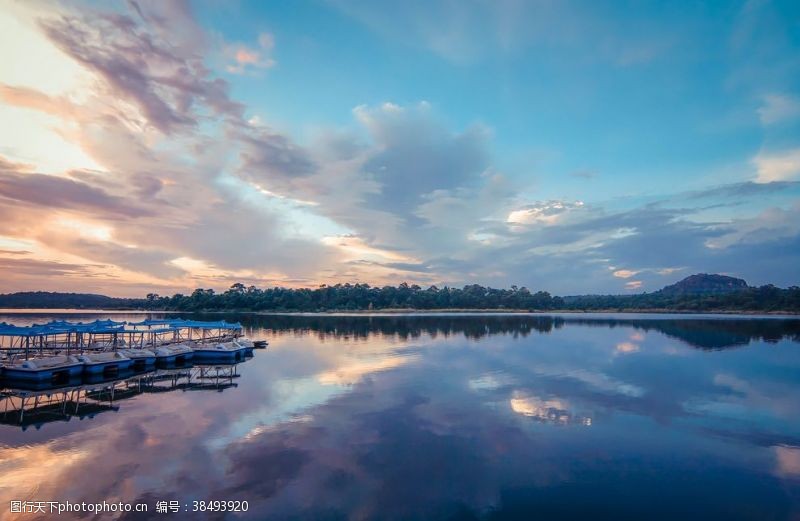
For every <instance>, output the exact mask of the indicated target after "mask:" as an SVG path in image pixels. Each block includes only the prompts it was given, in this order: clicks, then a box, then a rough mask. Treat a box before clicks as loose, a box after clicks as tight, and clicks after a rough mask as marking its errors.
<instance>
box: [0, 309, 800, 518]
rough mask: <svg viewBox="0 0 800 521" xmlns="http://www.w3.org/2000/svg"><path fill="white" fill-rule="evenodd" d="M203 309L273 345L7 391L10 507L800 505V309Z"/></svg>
mask: <svg viewBox="0 0 800 521" xmlns="http://www.w3.org/2000/svg"><path fill="white" fill-rule="evenodd" d="M154 316H163V315H154ZM182 316H187V315H182ZM190 316H191V317H193V318H198V319H204V318H205V319H208V318H209V317H211V318H212V319H214V320H216V319H219V318H225V319H226V320H238V321H241V322H242V324H243V325H244V326H245V331H246V334H247V335H248V336H249V337H250V338H253V339H267V340H268V341H269V343H270V346H269V348H268V349H266V350H256V353H255V356H254V357H253V358H252V359H249V360H247V361H245V362H244V363H241V364H239V365H237V366H236V367H232V368H227V367H226V368H219V369H217V368H213V367H211V368H204V367H199V368H198V367H194V368H185V369H182V370H176V371H174V372H172V373H169V372H163V374H159V375H158V376H153V375H139V376H137V377H133V378H130V379H128V380H127V381H125V382H116V383H113V396H112V392H111V388H110V387H109V386H110V384H108V383H106V384H105V385H106V386H105V387H103V385H95V386H94V387H92V386H86V387H85V388H83V389H82V388H78V389H73V390H71V391H70V393H72V394H69V393H64V394H66V395H67V396H66V397H60V396H57V394H58V393H54V394H53V395H51V396H50V397H47V396H46V395H42V396H39V397H38V398H35V397H34V396H33V395H34V394H36V393H33V394H31V395H30V397H29V398H28V405H29V406H30V401H31V400H34V399H38V400H40V404H41V406H40V408H41V411H39V412H38V413H37V412H36V411H33V412H31V413H30V414H28V416H22V418H20V415H19V413H18V411H17V410H16V409H15V408H17V407H18V406H19V403H18V401H19V400H18V399H17V396H16V394H15V395H14V396H11V397H6V398H5V399H3V400H0V419H2V422H0V500H2V501H0V508H2V510H0V519H17V518H18V519H36V518H37V516H38V517H39V518H42V519H46V518H47V517H41V514H31V513H27V514H12V513H11V512H10V510H9V505H10V502H11V501H19V500H26V501H28V502H36V501H43V502H46V501H62V502H63V501H69V502H73V503H74V502H82V501H85V502H92V503H97V502H102V501H107V502H109V503H111V502H120V501H122V502H126V503H145V504H147V505H148V512H147V513H142V512H139V513H137V512H134V511H131V512H129V513H109V514H105V515H104V516H102V518H103V519H111V518H120V519H150V518H157V519H170V518H175V519H179V518H182V519H197V518H209V519H239V518H242V519H354V520H360V519H443V520H445V519H446V520H456V519H492V520H500V519H614V520H623V519H637V520H639V519H698V520H699V519H702V520H710V519H724V520H736V519H759V520H769V519H776V520H778V519H780V520H784V519H785V520H798V519H800V320H799V319H797V318H778V317H765V318H759V317H733V316H725V317H707V316H689V317H687V316H664V315H649V316H648V315H592V314H575V315H563V316H541V315H490V316H485V315H480V316H474V315H467V316H464V315H405V316H404V315H391V316H379V315H376V316H364V315H357V316H330V315H322V316H320V315H303V316H280V315H273V316H267V315H248V314H240V315H237V314H231V315H206V316H203V315H190ZM65 317H66V318H68V319H74V320H87V319H92V320H93V319H95V318H105V317H112V318H114V319H115V320H141V319H142V318H143V315H142V314H137V315H124V314H114V315H108V314H89V313H82V314H72V315H57V316H56V315H54V314H38V315H32V314H13V315H9V314H4V315H0V321H8V322H13V323H17V324H25V323H31V322H42V321H45V320H49V319H51V318H65ZM48 400H49V402H48ZM59 400H61V401H59ZM50 402H53V403H51V404H50V405H47V404H48V403H50ZM48 407H49V408H48ZM211 500H218V501H219V500H221V501H239V502H241V503H239V505H238V506H239V507H243V505H244V504H245V503H244V502H246V505H247V511H246V512H236V513H232V512H215V513H210V512H208V511H206V512H205V513H204V514H199V513H197V512H193V511H192V510H194V509H196V508H197V507H196V506H195V505H196V504H195V503H194V502H195V501H211ZM159 502H166V503H167V504H169V505H170V508H171V507H173V506H174V507H175V508H176V509H177V510H178V512H177V513H173V512H170V513H166V514H165V513H157V512H156V506H157V504H158V503H159ZM169 502H173V503H169ZM161 505H162V507H163V505H164V503H161ZM215 508H217V509H219V505H217V507H215ZM240 510H241V508H240ZM62 517H63V518H66V519H69V518H78V517H83V518H85V519H91V518H92V516H91V515H90V514H85V513H84V514H77V513H73V514H62Z"/></svg>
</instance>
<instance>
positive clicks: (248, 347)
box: [232, 336, 256, 356]
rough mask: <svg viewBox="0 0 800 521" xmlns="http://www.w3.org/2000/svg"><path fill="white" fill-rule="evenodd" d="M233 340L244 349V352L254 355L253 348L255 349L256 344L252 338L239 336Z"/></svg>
mask: <svg viewBox="0 0 800 521" xmlns="http://www.w3.org/2000/svg"><path fill="white" fill-rule="evenodd" d="M232 342H233V343H234V344H236V345H237V346H239V347H241V348H242V349H244V354H246V355H248V356H253V349H255V347H256V345H255V343H254V342H253V341H252V340H250V339H249V338H247V337H243V336H240V337H238V338H234V339H233V341H232Z"/></svg>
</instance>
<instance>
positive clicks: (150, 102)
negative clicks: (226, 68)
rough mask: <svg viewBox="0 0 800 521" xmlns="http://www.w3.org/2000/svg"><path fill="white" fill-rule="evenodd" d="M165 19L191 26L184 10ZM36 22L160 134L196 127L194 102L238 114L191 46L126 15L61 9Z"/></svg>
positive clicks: (239, 108) (222, 83) (237, 106)
mask: <svg viewBox="0 0 800 521" xmlns="http://www.w3.org/2000/svg"><path fill="white" fill-rule="evenodd" d="M133 5H136V4H133ZM136 7H137V11H138V12H139V13H140V14H141V13H142V12H144V10H143V9H142V8H141V7H140V6H138V5H136ZM170 23H171V24H172V25H173V26H174V27H175V31H177V32H179V31H180V29H179V27H181V26H194V21H193V20H192V19H191V18H190V14H189V13H188V11H186V12H182V13H180V14H178V15H176V16H174V17H173V18H172V19H171V20H170ZM41 26H42V28H43V30H44V32H45V34H46V35H47V37H48V38H49V39H50V41H52V42H53V43H54V44H55V45H56V46H57V47H58V48H59V49H61V50H62V51H63V52H64V53H65V54H67V55H68V56H70V57H71V58H73V59H74V60H76V61H77V62H79V63H80V64H82V65H83V66H84V67H85V68H86V69H88V70H89V71H91V72H92V73H95V74H97V75H99V76H100V77H101V78H102V79H103V80H104V82H105V83H106V84H107V87H108V92H107V94H109V95H112V96H114V97H118V96H121V97H123V98H125V99H127V100H128V101H130V102H132V103H133V104H134V105H135V106H136V108H137V109H138V112H139V115H140V116H141V117H142V118H144V120H145V121H146V123H147V124H150V125H152V126H153V127H155V128H156V129H158V130H159V131H161V132H163V133H165V134H170V133H172V132H174V131H177V130H178V129H180V128H182V127H189V126H196V125H197V124H198V118H199V117H200V114H199V113H198V112H197V110H196V109H197V108H198V107H199V106H204V107H207V108H210V109H211V111H212V112H213V113H214V114H216V115H225V116H231V117H240V116H241V114H242V111H243V106H242V105H241V104H239V103H237V102H234V101H232V100H231V99H230V98H229V96H228V89H229V87H228V84H227V83H226V82H225V81H224V80H222V79H220V78H212V77H211V73H210V71H209V70H208V69H207V68H206V67H205V65H204V64H203V61H202V58H201V57H200V56H199V55H198V54H197V53H196V51H195V50H192V49H187V48H185V47H184V46H182V45H176V44H174V43H172V39H169V40H168V39H166V38H165V36H166V35H163V34H160V33H159V31H148V28H147V26H145V25H143V24H141V23H139V22H138V21H137V20H136V19H134V18H133V17H132V16H129V15H126V14H119V13H106V12H99V11H94V12H91V13H89V14H65V13H62V14H61V15H60V16H53V17H49V18H46V19H43V20H42V21H41Z"/></svg>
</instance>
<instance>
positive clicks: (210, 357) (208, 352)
mask: <svg viewBox="0 0 800 521" xmlns="http://www.w3.org/2000/svg"><path fill="white" fill-rule="evenodd" d="M246 352H247V348H246V347H244V346H241V345H239V344H237V343H236V342H235V341H231V342H212V343H205V344H196V345H195V347H194V356H195V361H197V362H228V363H230V362H240V361H242V360H244V357H245V354H246Z"/></svg>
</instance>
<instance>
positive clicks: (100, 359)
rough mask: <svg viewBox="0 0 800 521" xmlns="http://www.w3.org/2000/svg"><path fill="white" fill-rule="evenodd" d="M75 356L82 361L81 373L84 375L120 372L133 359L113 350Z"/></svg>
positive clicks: (128, 366) (129, 365) (130, 363)
mask: <svg viewBox="0 0 800 521" xmlns="http://www.w3.org/2000/svg"><path fill="white" fill-rule="evenodd" d="M77 358H78V360H80V361H81V362H83V373H84V374H86V375H97V374H110V373H120V372H122V371H125V370H126V369H130V368H131V366H132V365H133V360H131V359H130V358H128V357H127V356H125V355H123V354H122V353H119V352H114V351H104V352H99V353H84V354H82V355H78V357H77Z"/></svg>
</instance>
